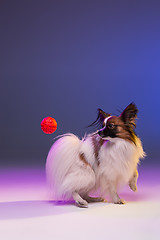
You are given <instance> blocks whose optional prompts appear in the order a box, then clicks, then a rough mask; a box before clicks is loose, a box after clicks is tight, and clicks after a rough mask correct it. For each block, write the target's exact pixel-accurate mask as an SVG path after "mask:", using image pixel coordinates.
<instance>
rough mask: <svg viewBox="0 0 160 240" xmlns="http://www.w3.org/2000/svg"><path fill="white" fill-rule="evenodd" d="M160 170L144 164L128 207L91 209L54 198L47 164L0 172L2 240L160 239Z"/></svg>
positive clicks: (127, 197)
mask: <svg viewBox="0 0 160 240" xmlns="http://www.w3.org/2000/svg"><path fill="white" fill-rule="evenodd" d="M159 170H160V168H158V167H152V168H150V167H147V168H146V167H144V168H143V167H141V169H140V177H139V181H138V192H136V193H133V192H131V191H130V189H129V188H125V189H124V190H123V192H121V194H120V195H121V197H122V198H124V199H125V200H126V202H127V203H126V204H125V205H115V204H112V203H92V204H89V208H88V209H82V208H78V207H76V206H75V205H74V204H73V203H66V204H63V203H55V202H53V201H49V200H48V196H47V191H46V184H45V173H44V169H43V168H17V169H9V168H6V169H2V170H1V171H0V240H10V239H12V240H14V239H15V240H32V239H34V240H36V239H38V240H41V239H45V240H50V239H52V240H59V239H64V240H65V239H68V240H72V239H74V240H79V239H84V240H85V239H87V240H88V239H92V240H94V239H95V240H98V239H100V240H103V239H105V240H108V239H110V240H113V239H119V240H120V239H123V240H132V239H134V240H135V239H136V240H137V239H140V240H142V239H145V240H159V239H160V171H159Z"/></svg>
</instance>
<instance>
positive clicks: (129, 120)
mask: <svg viewBox="0 0 160 240" xmlns="http://www.w3.org/2000/svg"><path fill="white" fill-rule="evenodd" d="M137 113H138V109H137V107H136V105H135V104H134V103H133V102H132V103H130V104H129V105H128V106H127V107H126V108H125V109H124V111H123V112H122V113H121V115H120V117H121V119H122V121H123V122H124V123H125V124H127V125H128V124H130V125H131V126H132V127H133V126H134V127H136V124H135V120H136V118H137Z"/></svg>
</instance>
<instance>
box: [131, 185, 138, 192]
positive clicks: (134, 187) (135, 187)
mask: <svg viewBox="0 0 160 240" xmlns="http://www.w3.org/2000/svg"><path fill="white" fill-rule="evenodd" d="M129 187H130V189H131V190H132V191H133V192H137V186H136V184H132V183H130V184H129Z"/></svg>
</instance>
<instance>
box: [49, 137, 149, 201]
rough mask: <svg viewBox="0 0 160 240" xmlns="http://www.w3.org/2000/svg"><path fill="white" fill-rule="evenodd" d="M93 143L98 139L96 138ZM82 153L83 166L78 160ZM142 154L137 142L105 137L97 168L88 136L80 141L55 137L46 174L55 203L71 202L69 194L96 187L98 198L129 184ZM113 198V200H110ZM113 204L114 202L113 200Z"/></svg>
mask: <svg viewBox="0 0 160 240" xmlns="http://www.w3.org/2000/svg"><path fill="white" fill-rule="evenodd" d="M96 139H97V141H98V140H99V139H100V136H99V135H96ZM80 153H84V156H85V159H86V160H87V162H88V165H86V164H85V163H84V162H83V161H82V160H81V159H80V157H79V154H80ZM143 157H144V152H143V148H142V144H141V141H140V139H139V138H138V137H137V138H136V145H135V144H134V143H131V142H129V141H126V140H123V139H120V138H107V139H106V140H105V142H104V143H103V145H102V147H101V148H100V151H99V158H98V159H99V163H100V164H99V165H98V164H97V159H96V158H95V154H94V146H93V142H92V135H88V136H87V137H86V138H85V139H83V140H80V139H79V138H78V137H77V136H75V135H73V134H66V135H64V136H62V137H61V138H59V139H58V140H57V141H56V142H55V143H54V144H53V146H52V147H51V149H50V151H49V153H48V157H47V162H46V174H47V179H48V182H49V184H50V187H51V191H52V193H53V194H54V199H56V200H60V199H63V200H68V199H71V198H72V196H73V193H74V192H76V193H79V194H80V195H81V196H85V195H88V194H89V193H90V192H91V191H92V190H93V189H95V188H96V187H98V188H99V189H100V191H101V193H102V195H106V194H107V193H109V194H111V195H112V193H111V192H114V191H113V190H111V187H112V186H115V191H116V188H117V186H119V185H123V184H127V183H129V181H130V179H131V178H132V176H133V174H134V171H135V170H136V168H137V164H138V162H139V159H140V158H143ZM113 198H114V197H113ZM113 201H115V200H113Z"/></svg>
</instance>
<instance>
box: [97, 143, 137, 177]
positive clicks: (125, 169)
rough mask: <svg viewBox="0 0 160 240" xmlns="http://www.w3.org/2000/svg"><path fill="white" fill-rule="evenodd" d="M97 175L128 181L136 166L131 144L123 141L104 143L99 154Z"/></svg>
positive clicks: (133, 149)
mask: <svg viewBox="0 0 160 240" xmlns="http://www.w3.org/2000/svg"><path fill="white" fill-rule="evenodd" d="M99 161H100V166H99V174H100V175H105V176H106V177H107V178H109V179H115V178H119V179H123V181H128V179H129V178H130V177H131V176H132V174H133V171H134V169H135V167H136V164H137V159H135V148H134V146H133V144H131V143H128V142H126V141H123V140H121V139H120V140H119V141H118V140H117V141H116V142H113V143H112V142H106V143H105V144H104V145H103V146H102V147H101V149H100V152H99Z"/></svg>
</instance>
